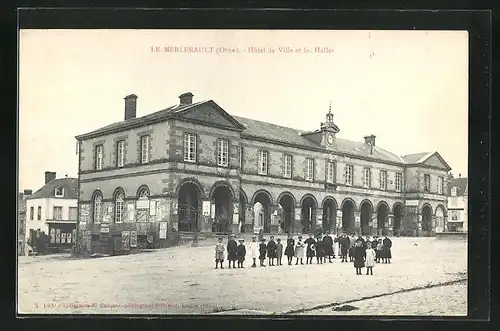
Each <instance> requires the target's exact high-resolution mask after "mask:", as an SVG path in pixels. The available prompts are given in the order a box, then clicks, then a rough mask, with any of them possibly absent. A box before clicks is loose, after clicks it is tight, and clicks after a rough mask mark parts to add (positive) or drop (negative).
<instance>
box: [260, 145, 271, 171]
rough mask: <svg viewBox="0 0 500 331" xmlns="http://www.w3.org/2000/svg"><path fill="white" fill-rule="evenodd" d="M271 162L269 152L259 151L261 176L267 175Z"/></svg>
mask: <svg viewBox="0 0 500 331" xmlns="http://www.w3.org/2000/svg"><path fill="white" fill-rule="evenodd" d="M268 161H269V153H268V152H267V151H259V174H260V175H267V164H268Z"/></svg>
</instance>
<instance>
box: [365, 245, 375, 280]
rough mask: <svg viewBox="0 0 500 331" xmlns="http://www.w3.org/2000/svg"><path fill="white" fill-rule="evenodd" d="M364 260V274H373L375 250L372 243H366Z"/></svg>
mask: <svg viewBox="0 0 500 331" xmlns="http://www.w3.org/2000/svg"><path fill="white" fill-rule="evenodd" d="M365 262H366V274H367V275H368V274H370V275H372V276H373V267H374V266H375V251H374V250H373V248H372V243H371V242H367V243H366V251H365Z"/></svg>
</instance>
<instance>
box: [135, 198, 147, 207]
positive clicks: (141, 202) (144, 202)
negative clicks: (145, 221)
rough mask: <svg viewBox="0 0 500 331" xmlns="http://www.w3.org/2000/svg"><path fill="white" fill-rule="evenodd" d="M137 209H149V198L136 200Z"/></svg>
mask: <svg viewBox="0 0 500 331" xmlns="http://www.w3.org/2000/svg"><path fill="white" fill-rule="evenodd" d="M137 209H149V200H146V199H143V200H141V199H139V200H137Z"/></svg>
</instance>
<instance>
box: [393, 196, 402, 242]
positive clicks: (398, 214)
mask: <svg viewBox="0 0 500 331" xmlns="http://www.w3.org/2000/svg"><path fill="white" fill-rule="evenodd" d="M393 214H394V228H393V231H394V235H395V236H396V237H399V236H400V235H401V222H402V220H403V214H404V211H403V206H402V205H401V204H396V205H395V206H394V212H393Z"/></svg>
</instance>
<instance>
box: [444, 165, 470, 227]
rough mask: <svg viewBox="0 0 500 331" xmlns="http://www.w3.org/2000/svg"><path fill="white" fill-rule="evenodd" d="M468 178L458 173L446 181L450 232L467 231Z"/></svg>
mask: <svg viewBox="0 0 500 331" xmlns="http://www.w3.org/2000/svg"><path fill="white" fill-rule="evenodd" d="M468 187H469V184H468V180H467V178H463V177H462V176H461V175H460V174H459V175H458V178H453V179H451V180H450V181H449V182H448V224H447V230H448V231H450V232H467V231H468V230H467V229H468V217H467V206H468V198H467V191H468Z"/></svg>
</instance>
